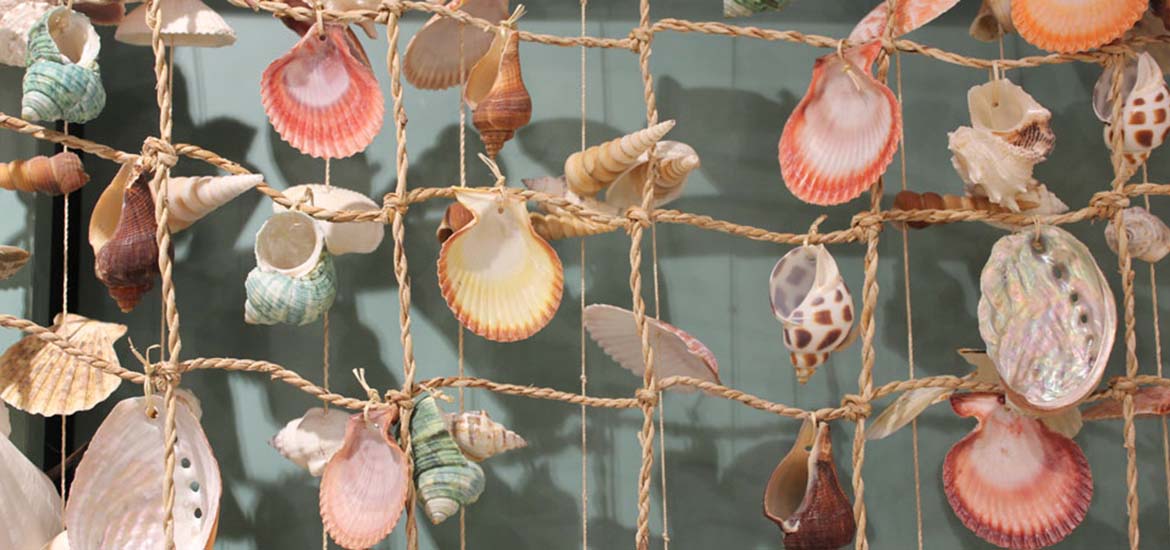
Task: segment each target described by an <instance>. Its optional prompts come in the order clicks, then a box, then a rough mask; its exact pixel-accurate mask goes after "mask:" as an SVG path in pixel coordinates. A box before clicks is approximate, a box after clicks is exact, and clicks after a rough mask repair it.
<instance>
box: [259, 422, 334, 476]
mask: <svg viewBox="0 0 1170 550" xmlns="http://www.w3.org/2000/svg"><path fill="white" fill-rule="evenodd" d="M348 422H349V413H347V412H345V411H343V410H341V409H338V408H332V409H329V410H325V409H323V408H321V407H314V408H312V409H309V412H306V413H305V415H304V416H302V417H301V418H297V419H295V420H292V421H290V422H289V423H288V424H286V425H285V427H284V428H283V429H282V430H280V432H278V433H277V434H276V437H273V438H272V441H270V442H269V444H271V445H272V447H273V448H275V449H276V451H277V452H279V453H280V454H281V455H282V456H284V457H285V458H287V459H289V460H290V461H292V463H293V464H296V465H297V466H300V467H302V468H304V469H306V470H308V471H309V473H310V474H312V476H313V477H321V474H322V473H324V472H325V465H326V464H328V463H329V459H330V458H333V455H334V453H336V452H337V450H338V449H340V448H341V444H342V443H344V441H345V425H346V423H348Z"/></svg>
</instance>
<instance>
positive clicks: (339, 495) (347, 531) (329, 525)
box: [320, 409, 410, 550]
mask: <svg viewBox="0 0 1170 550" xmlns="http://www.w3.org/2000/svg"><path fill="white" fill-rule="evenodd" d="M397 416H398V415H397V410H396V409H390V410H385V411H382V412H380V413H370V415H369V421H367V420H366V418H365V415H363V414H355V415H353V416H351V417H350V418H349V421H348V425H347V427H346V429H345V443H344V444H343V445H342V446H341V449H340V450H338V451H337V454H336V455H334V456H333V458H332V459H330V460H329V465H328V466H326V467H325V475H324V476H322V477H321V497H320V506H321V520H322V522H323V523H324V525H325V529H326V530H327V531H328V532H329V535H330V536H331V537H333V540H334V541H335V542H337V544H339V545H341V546H342V547H343V548H348V549H353V550H363V549H365V548H369V547H371V546H373V545H375V544H378V542H379V541H381V540H382V539H384V538H386V535H389V534H390V532H391V531H393V530H394V526H395V525H396V524H397V523H398V517H399V516H400V515H401V514H402V509H403V508H404V507H405V506H406V488H407V487H408V486H409V485H410V475H409V474H408V473H407V472H408V468H407V465H406V462H407V460H406V453H403V452H402V449H401V448H399V447H398V442H397V441H395V440H394V439H393V438H392V437H390V426H391V424H392V423H393V422H394V420H395V419H396V417H397Z"/></svg>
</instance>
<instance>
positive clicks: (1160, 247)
mask: <svg viewBox="0 0 1170 550" xmlns="http://www.w3.org/2000/svg"><path fill="white" fill-rule="evenodd" d="M1122 221H1123V223H1124V224H1125V235H1126V241H1127V244H1128V245H1129V253H1130V254H1132V255H1133V257H1135V258H1137V259H1139V260H1143V261H1146V262H1150V263H1155V262H1157V261H1159V260H1161V259H1162V258H1164V257H1166V254H1168V253H1170V227H1167V226H1166V223H1165V222H1163V221H1162V220H1161V219H1160V218H1158V217H1157V216H1155V215H1153V214H1151V213H1149V211H1147V210H1146V209H1145V208H1142V207H1140V206H1134V207H1132V208H1126V209H1125V214H1124V215H1123V216H1122ZM1105 244H1108V245H1109V250H1112V251H1113V252H1114V253H1116V252H1117V225H1116V224H1114V223H1113V220H1109V224H1108V225H1106V226H1105Z"/></svg>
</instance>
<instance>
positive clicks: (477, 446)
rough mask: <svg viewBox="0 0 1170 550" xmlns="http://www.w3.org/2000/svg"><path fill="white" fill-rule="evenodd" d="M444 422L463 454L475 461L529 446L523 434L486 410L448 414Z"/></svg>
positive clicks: (481, 460)
mask: <svg viewBox="0 0 1170 550" xmlns="http://www.w3.org/2000/svg"><path fill="white" fill-rule="evenodd" d="M443 421H444V422H446V424H447V431H448V432H451V437H452V438H454V439H455V444H456V445H458V446H459V450H461V451H463V456H466V457H467V458H469V459H471V460H474V461H475V462H483V461H484V460H486V459H489V458H491V457H493V456H496V455H498V454H500V453H503V452H507V451H511V450H514V449H522V448H524V447H527V446H528V442H527V441H524V438H523V437H520V436H519V435H518V434H517V433H516V432H514V431H512V430H509V429H508V428H506V427H504V425H503V424H500V423H499V422H496V421H495V420H492V419H491V417H490V416H488V413H487V411H468V412H462V413H448V414H445V415H443Z"/></svg>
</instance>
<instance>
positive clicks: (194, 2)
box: [114, 0, 236, 48]
mask: <svg viewBox="0 0 1170 550" xmlns="http://www.w3.org/2000/svg"><path fill="white" fill-rule="evenodd" d="M160 1H161V2H162V5H161V6H160V7H159V10H160V12H159V13H160V15H161V19H162V21H160V22H159V24H160V25H161V28H160V29H159V34H160V35H162V40H163V43H164V44H166V45H167V46H170V47H176V46H183V47H188V46H194V47H199V48H219V47H223V46H230V45H232V44H235V43H236V32H235V31H233V30H232V28H231V26H229V25H228V24H227V21H224V20H223V18H222V17H220V16H219V14H218V13H216V12H215V10H213V9H211V8H210V7H208V6H207V4H204V3H203V2H201V1H200V0H160ZM148 9H149V4H148V3H145V2H144V3H143V4H142V5H141V6H139V7H138V8H136V9H135V10H134V11H132V12H130V13H129V14H127V15H126V18H125V19H124V20H123V21H122V23H121V24H120V25H118V30H117V31H116V32H115V33H114V39H115V40H117V41H119V42H125V43H127V44H133V45H135V46H150V41H151V30H150V27H149V26H147V24H146V12H147V10H148Z"/></svg>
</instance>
